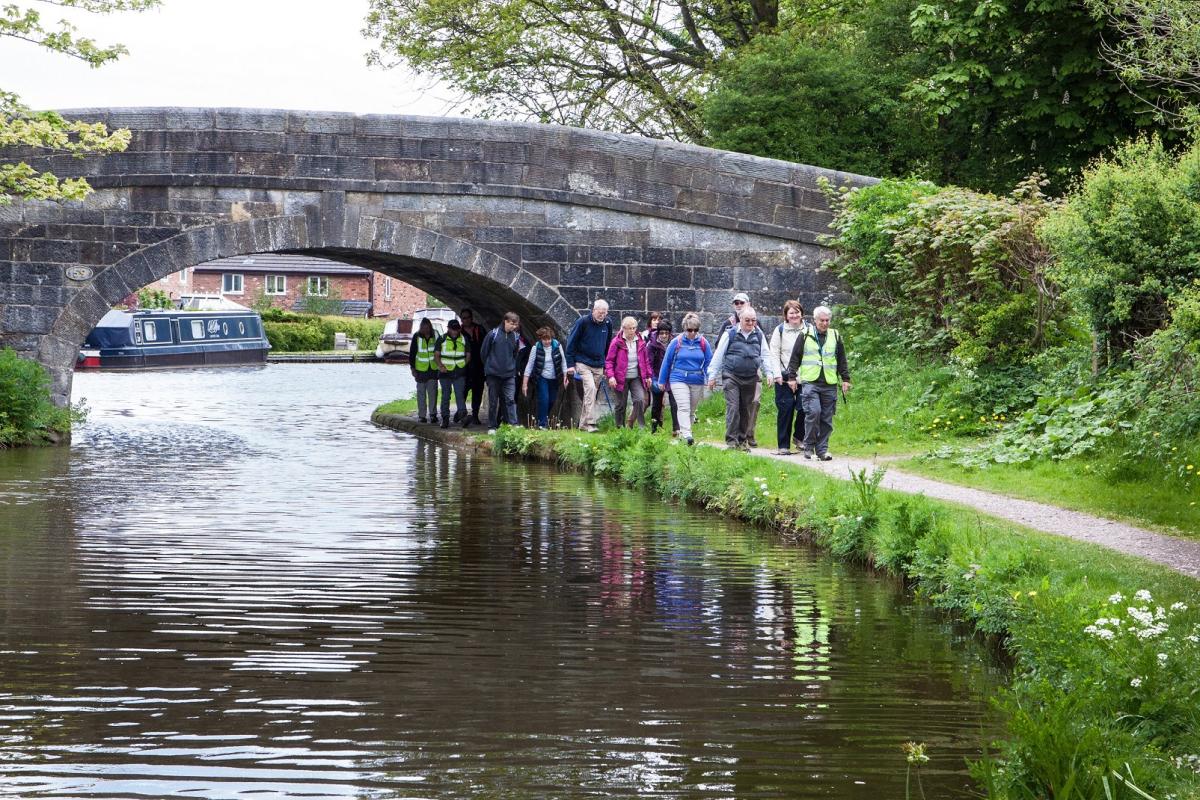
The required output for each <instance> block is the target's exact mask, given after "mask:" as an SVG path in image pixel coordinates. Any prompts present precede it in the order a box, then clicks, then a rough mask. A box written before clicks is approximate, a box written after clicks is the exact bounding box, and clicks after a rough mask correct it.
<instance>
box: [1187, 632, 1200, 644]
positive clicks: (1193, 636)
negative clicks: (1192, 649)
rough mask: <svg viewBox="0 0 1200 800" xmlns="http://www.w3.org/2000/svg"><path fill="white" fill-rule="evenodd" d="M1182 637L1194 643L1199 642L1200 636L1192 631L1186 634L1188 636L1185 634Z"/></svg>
mask: <svg viewBox="0 0 1200 800" xmlns="http://www.w3.org/2000/svg"><path fill="white" fill-rule="evenodd" d="M1183 638H1184V639H1187V640H1188V641H1189V642H1191V643H1192V644H1196V643H1198V642H1200V636H1197V635H1196V634H1194V633H1193V634H1190V635H1188V636H1185V637H1183Z"/></svg>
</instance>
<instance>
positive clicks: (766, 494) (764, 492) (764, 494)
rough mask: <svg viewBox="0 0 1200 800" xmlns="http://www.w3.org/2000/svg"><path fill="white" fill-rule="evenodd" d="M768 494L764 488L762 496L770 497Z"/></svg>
mask: <svg viewBox="0 0 1200 800" xmlns="http://www.w3.org/2000/svg"><path fill="white" fill-rule="evenodd" d="M770 496H771V493H770V492H768V491H767V490H766V489H763V497H770Z"/></svg>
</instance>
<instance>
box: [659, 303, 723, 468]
mask: <svg viewBox="0 0 1200 800" xmlns="http://www.w3.org/2000/svg"><path fill="white" fill-rule="evenodd" d="M711 361H712V353H711V351H710V349H709V346H708V341H707V340H706V339H705V338H704V337H703V336H701V335H700V315H699V314H696V313H695V312H688V313H687V314H684V315H683V333H681V334H679V335H678V336H676V337H675V338H674V339H672V340H671V343H670V344H669V345H667V351H666V352H665V353H664V354H663V363H662V369H660V370H659V373H658V383H659V385H660V386H661V387H662V388H663V390H664V391H668V392H670V393H671V396H672V397H674V398H675V407H676V408H677V409H678V410H679V412H678V414H677V415H676V419H678V420H679V435H680V436H682V437H683V438H684V439H685V440H686V441H687V443H688V444H689V445H690V444H695V440H694V439H693V438H692V423H693V422H695V413H696V406H698V405H700V401H701V400H703V399H704V376H705V375H706V374H707V372H708V367H709V363H710V362H711Z"/></svg>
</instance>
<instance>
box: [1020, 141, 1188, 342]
mask: <svg viewBox="0 0 1200 800" xmlns="http://www.w3.org/2000/svg"><path fill="white" fill-rule="evenodd" d="M1041 235H1042V237H1043V238H1044V240H1045V241H1046V243H1047V245H1048V246H1049V248H1050V250H1051V251H1052V252H1053V253H1054V255H1055V256H1056V257H1057V260H1058V265H1057V266H1056V267H1054V268H1053V270H1052V273H1051V274H1052V276H1053V277H1054V279H1055V280H1057V281H1059V282H1060V283H1062V284H1063V285H1064V286H1066V287H1067V292H1068V295H1069V297H1070V298H1071V300H1072V302H1073V303H1074V305H1075V306H1076V307H1077V308H1078V309H1079V310H1080V311H1081V312H1082V313H1084V314H1085V315H1086V316H1087V319H1088V321H1089V323H1090V325H1091V328H1092V331H1093V332H1094V334H1095V335H1096V337H1097V338H1098V340H1099V342H1100V344H1101V345H1102V346H1104V347H1105V348H1106V351H1107V355H1108V357H1109V359H1110V360H1113V359H1115V358H1116V357H1117V356H1120V355H1122V354H1124V353H1127V352H1128V351H1130V350H1131V349H1132V348H1133V347H1134V345H1135V344H1136V342H1137V341H1138V340H1139V339H1141V338H1143V337H1145V336H1149V335H1150V334H1152V333H1153V332H1154V331H1156V330H1158V329H1159V328H1161V327H1163V326H1164V325H1165V324H1166V322H1167V319H1168V317H1169V314H1170V304H1171V301H1172V298H1174V297H1175V295H1176V294H1177V293H1179V292H1180V291H1181V290H1183V289H1184V288H1186V287H1187V286H1189V285H1191V284H1192V282H1193V281H1194V280H1195V279H1196V278H1197V277H1200V146H1197V147H1194V148H1193V149H1192V150H1191V151H1189V152H1188V153H1186V154H1185V155H1184V156H1183V157H1182V158H1180V159H1178V160H1177V159H1176V158H1175V157H1174V156H1172V155H1171V154H1170V153H1168V152H1167V151H1166V150H1165V149H1164V148H1163V145H1162V143H1161V142H1160V141H1159V140H1158V139H1156V138H1144V139H1139V140H1136V141H1133V142H1130V143H1128V144H1126V145H1125V146H1123V147H1121V148H1119V149H1118V150H1117V151H1116V152H1115V153H1114V154H1113V155H1112V156H1111V157H1110V158H1107V159H1102V160H1100V161H1098V162H1096V163H1095V164H1093V165H1092V166H1091V167H1090V168H1089V169H1088V170H1087V171H1085V172H1084V174H1083V178H1082V180H1081V181H1080V182H1079V184H1078V186H1077V188H1076V190H1075V191H1074V192H1073V193H1072V194H1071V196H1070V197H1069V199H1068V201H1067V203H1066V205H1065V206H1064V207H1063V208H1062V209H1061V210H1057V211H1056V212H1055V213H1053V214H1051V215H1049V216H1048V217H1047V218H1046V220H1045V222H1044V223H1043V225H1042V229H1041Z"/></svg>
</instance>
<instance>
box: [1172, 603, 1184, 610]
mask: <svg viewBox="0 0 1200 800" xmlns="http://www.w3.org/2000/svg"><path fill="white" fill-rule="evenodd" d="M1171 610H1172V611H1187V604H1186V603H1171Z"/></svg>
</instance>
